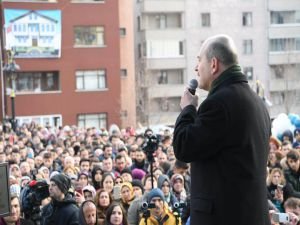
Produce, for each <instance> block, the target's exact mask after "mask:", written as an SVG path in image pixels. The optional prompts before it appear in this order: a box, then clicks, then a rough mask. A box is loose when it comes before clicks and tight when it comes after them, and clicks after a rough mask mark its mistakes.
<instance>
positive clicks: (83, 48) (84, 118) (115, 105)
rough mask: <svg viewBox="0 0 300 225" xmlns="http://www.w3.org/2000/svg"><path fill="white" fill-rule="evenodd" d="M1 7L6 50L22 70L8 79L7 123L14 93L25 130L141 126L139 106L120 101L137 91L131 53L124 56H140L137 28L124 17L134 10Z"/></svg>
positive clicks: (37, 4) (80, 2)
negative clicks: (32, 126) (33, 126)
mask: <svg viewBox="0 0 300 225" xmlns="http://www.w3.org/2000/svg"><path fill="white" fill-rule="evenodd" d="M1 7H2V8H1V12H2V15H3V16H2V18H3V21H2V25H3V27H4V31H3V34H2V37H3V38H2V44H3V47H4V49H5V50H11V52H13V54H14V56H13V57H14V60H15V62H16V63H17V64H18V65H19V67H20V69H19V70H17V71H16V72H15V73H12V72H11V71H7V70H4V71H3V76H2V77H3V79H4V80H5V87H3V91H2V94H4V95H5V98H3V101H2V106H3V107H2V108H3V113H2V117H6V116H8V117H11V115H12V112H11V110H12V108H11V98H10V93H11V92H12V91H14V92H15V94H16V96H15V98H14V100H15V114H16V118H17V119H18V121H19V123H20V124H21V123H23V122H30V121H35V122H38V123H41V124H44V125H46V124H50V125H65V124H68V125H72V124H75V125H79V126H81V127H92V126H94V127H97V128H108V126H109V125H110V124H117V125H119V126H121V127H122V126H130V125H133V126H135V103H132V101H130V100H131V99H129V98H126V96H125V98H121V89H122V88H123V89H124V88H125V91H124V90H122V91H123V92H125V93H126V89H127V87H128V86H129V87H130V86H134V84H132V83H131V82H134V74H135V72H134V57H133V55H126V52H132V50H131V51H129V50H126V52H125V53H124V45H126V46H128V48H130V47H132V48H133V34H132V28H131V27H132V21H130V20H129V21H127V19H126V16H124V14H122V13H127V14H128V10H129V11H130V9H127V10H122V8H120V7H123V8H125V6H124V4H122V5H119V1H107V0H4V1H2V3H1ZM129 14H130V12H129ZM131 14H132V9H131ZM120 19H122V24H121V25H120ZM121 26H122V27H121ZM127 26H129V27H127ZM130 26H131V27H130ZM124 31H125V33H124ZM130 32H131V33H130ZM3 52H5V51H3ZM2 56H3V59H4V61H3V64H4V65H5V64H7V63H8V59H7V57H6V55H5V53H3V54H2ZM125 59H126V60H125ZM4 68H5V67H4ZM124 74H126V76H125V75H124ZM122 85H124V87H121V86H122ZM4 88H5V91H4ZM129 96H130V98H133V97H132V95H129ZM122 97H124V95H122ZM126 99H127V101H128V104H126V102H125V103H124V102H123V101H126Z"/></svg>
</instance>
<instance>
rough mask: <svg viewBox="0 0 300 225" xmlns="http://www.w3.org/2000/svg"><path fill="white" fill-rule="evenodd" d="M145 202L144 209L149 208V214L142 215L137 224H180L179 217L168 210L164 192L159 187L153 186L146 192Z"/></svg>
mask: <svg viewBox="0 0 300 225" xmlns="http://www.w3.org/2000/svg"><path fill="white" fill-rule="evenodd" d="M147 204H148V209H146V210H150V215H149V216H148V215H147V216H143V218H142V219H141V221H140V223H139V225H156V224H160V225H181V219H180V217H176V216H175V215H173V214H172V213H171V212H170V211H169V208H168V205H167V203H166V202H165V198H164V194H163V192H162V191H161V190H160V189H159V188H154V189H152V190H151V191H150V192H149V193H148V196H147ZM151 205H152V206H151Z"/></svg>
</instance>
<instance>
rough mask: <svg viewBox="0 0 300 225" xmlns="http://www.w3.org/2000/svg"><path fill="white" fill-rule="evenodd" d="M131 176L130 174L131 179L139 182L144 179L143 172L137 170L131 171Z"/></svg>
mask: <svg viewBox="0 0 300 225" xmlns="http://www.w3.org/2000/svg"><path fill="white" fill-rule="evenodd" d="M131 174H132V178H133V179H139V180H142V179H143V178H144V176H145V175H146V173H145V171H144V170H141V169H138V168H135V169H133V170H132V171H131Z"/></svg>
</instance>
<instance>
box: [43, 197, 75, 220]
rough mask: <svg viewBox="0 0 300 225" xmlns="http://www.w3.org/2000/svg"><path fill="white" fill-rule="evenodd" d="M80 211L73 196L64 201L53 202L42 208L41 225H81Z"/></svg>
mask: <svg viewBox="0 0 300 225" xmlns="http://www.w3.org/2000/svg"><path fill="white" fill-rule="evenodd" d="M78 216H79V209H78V207H77V205H76V202H75V200H74V199H73V198H72V195H71V194H69V193H68V194H66V197H65V198H64V200H63V201H56V200H54V199H52V201H51V202H50V203H49V204H47V205H45V206H44V207H43V208H42V220H41V225H79V218H78Z"/></svg>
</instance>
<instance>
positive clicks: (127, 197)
mask: <svg viewBox="0 0 300 225" xmlns="http://www.w3.org/2000/svg"><path fill="white" fill-rule="evenodd" d="M133 200H134V192H133V187H132V185H131V183H129V182H124V183H123V184H122V186H121V204H122V206H123V208H124V209H125V212H126V214H127V212H128V208H129V206H130V203H131V202H132V201H133Z"/></svg>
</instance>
